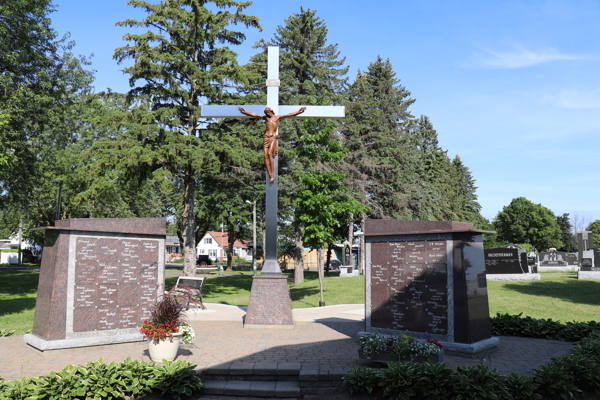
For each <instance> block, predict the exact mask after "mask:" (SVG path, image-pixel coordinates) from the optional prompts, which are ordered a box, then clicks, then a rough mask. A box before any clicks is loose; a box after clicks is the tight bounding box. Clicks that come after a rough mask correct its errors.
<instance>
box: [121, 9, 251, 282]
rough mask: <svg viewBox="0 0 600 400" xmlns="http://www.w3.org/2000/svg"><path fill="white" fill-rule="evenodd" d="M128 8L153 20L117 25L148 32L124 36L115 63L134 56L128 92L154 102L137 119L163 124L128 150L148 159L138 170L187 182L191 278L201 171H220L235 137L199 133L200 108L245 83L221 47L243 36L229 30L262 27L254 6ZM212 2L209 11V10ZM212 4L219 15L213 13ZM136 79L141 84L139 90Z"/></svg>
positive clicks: (230, 54) (185, 209)
mask: <svg viewBox="0 0 600 400" xmlns="http://www.w3.org/2000/svg"><path fill="white" fill-rule="evenodd" d="M127 4H128V5H131V6H133V7H135V8H140V9H142V10H143V11H145V12H146V13H147V14H148V15H147V17H146V18H144V19H142V20H139V21H138V20H132V19H127V20H125V21H122V22H118V23H117V25H118V26H125V27H146V28H149V30H148V31H147V32H145V33H141V34H133V33H130V34H127V35H125V36H124V40H126V41H128V42H130V44H128V45H126V46H123V47H120V48H118V49H116V50H115V54H114V58H115V59H116V60H117V61H118V62H119V63H122V62H124V61H125V60H128V59H133V61H134V63H133V65H132V66H129V67H126V68H125V69H124V72H125V73H128V74H129V75H130V79H129V83H130V86H132V87H133V89H131V90H130V92H129V94H130V96H132V97H135V96H139V95H144V96H148V97H149V99H150V101H151V103H150V104H151V108H150V110H149V111H148V112H147V113H146V114H145V115H140V117H141V118H142V120H141V121H140V122H141V123H142V124H143V125H146V126H149V124H156V125H158V129H157V130H156V131H152V135H146V136H143V139H144V140H145V141H146V142H145V143H144V142H138V143H137V145H135V146H134V148H130V149H127V152H128V153H129V154H130V157H132V158H133V155H134V154H137V153H139V152H143V153H144V161H141V160H140V162H138V163H135V162H134V163H133V166H134V167H136V168H153V169H156V170H159V169H160V170H162V171H163V172H164V173H165V174H167V175H169V176H170V177H171V178H172V179H179V180H181V181H182V185H183V212H182V221H183V224H182V225H183V253H184V260H185V261H184V265H185V267H184V271H185V274H186V275H191V274H194V273H195V258H196V251H195V247H196V237H197V230H196V213H195V202H196V190H197V180H196V178H197V176H196V174H197V172H198V171H204V172H207V171H211V170H212V171H215V172H217V171H218V168H219V161H220V160H219V157H218V156H217V155H216V154H217V152H218V151H219V150H220V151H221V152H228V147H229V146H228V139H229V137H230V136H231V135H230V132H218V133H215V132H206V131H204V130H201V129H199V126H200V124H201V122H202V121H201V118H200V103H201V101H202V100H204V101H206V102H208V103H211V104H215V103H219V102H223V101H224V100H225V99H227V98H228V97H229V96H230V95H229V94H228V91H227V90H226V88H227V87H228V86H230V85H232V84H236V83H243V84H247V83H248V72H247V70H246V69H245V68H243V67H241V66H240V65H239V64H238V63H237V60H236V54H235V53H234V52H233V51H232V50H230V49H229V48H228V47H226V46H225V47H217V45H218V44H219V43H221V44H223V43H224V44H226V45H239V44H241V43H242V42H243V40H244V39H245V35H244V34H243V33H241V32H237V31H234V30H230V28H229V25H231V24H243V25H245V26H246V27H254V28H259V29H260V25H259V23H258V18H257V17H254V16H248V15H245V14H243V11H244V9H245V8H247V7H248V6H249V5H250V4H251V3H250V2H237V1H233V0H212V1H208V0H167V1H162V2H161V3H159V4H151V3H148V2H146V1H141V0H130V1H129V2H128V3H127ZM207 4H212V6H211V7H210V8H207V7H206V5H207ZM212 7H215V8H217V9H220V10H219V11H218V12H213V11H212V10H211V8H212ZM231 8H233V9H234V11H233V12H232V11H230V9H231ZM138 82H140V83H141V85H140V86H136V85H137V84H138ZM138 132H139V131H138ZM211 135H212V137H211ZM140 136H141V134H140ZM232 151H233V150H232Z"/></svg>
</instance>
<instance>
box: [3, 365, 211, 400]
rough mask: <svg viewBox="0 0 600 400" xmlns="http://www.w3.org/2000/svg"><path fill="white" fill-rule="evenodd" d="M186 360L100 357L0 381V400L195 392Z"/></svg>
mask: <svg viewBox="0 0 600 400" xmlns="http://www.w3.org/2000/svg"><path fill="white" fill-rule="evenodd" d="M195 367H196V366H195V365H193V364H190V363H189V362H187V361H177V362H169V361H165V362H164V365H162V366H157V365H155V364H154V363H148V362H144V361H134V360H131V358H128V359H127V360H125V361H123V362H122V363H120V364H118V363H114V362H112V363H110V364H105V363H104V360H102V359H100V360H98V361H96V362H89V363H87V364H86V366H85V367H82V366H78V367H76V366H73V365H68V366H66V367H65V368H64V369H63V370H62V371H59V372H51V373H50V374H48V375H45V376H42V377H39V378H31V379H20V380H14V381H8V382H3V381H0V400H8V399H10V400H34V399H35V400H54V399H64V400H69V399H86V400H87V399H103V400H104V399H107V400H108V399H122V398H124V397H125V396H128V397H131V396H134V397H139V396H141V395H143V394H145V393H149V392H151V391H153V390H156V391H161V392H162V394H163V395H164V394H166V395H168V396H169V398H175V399H180V398H181V395H186V396H191V395H194V394H198V393H199V390H200V388H202V382H201V381H200V378H199V377H198V375H197V374H196V371H195V370H194V368H195Z"/></svg>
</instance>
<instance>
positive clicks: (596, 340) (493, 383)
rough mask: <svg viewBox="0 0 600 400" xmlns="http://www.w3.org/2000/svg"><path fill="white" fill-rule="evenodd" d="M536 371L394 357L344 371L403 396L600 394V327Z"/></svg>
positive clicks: (363, 386) (365, 385) (357, 388)
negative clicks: (377, 366)
mask: <svg viewBox="0 0 600 400" xmlns="http://www.w3.org/2000/svg"><path fill="white" fill-rule="evenodd" d="M552 361H553V362H551V363H549V364H545V365H542V366H541V367H540V368H539V369H537V370H535V374H534V376H533V377H527V376H521V375H518V374H514V373H513V374H511V375H510V376H505V375H501V374H499V373H498V372H497V369H489V368H487V367H483V366H480V365H478V366H475V367H470V368H462V367H458V368H457V369H456V371H453V370H451V369H450V368H448V367H447V366H445V365H444V364H429V363H425V364H423V365H419V364H413V363H410V362H393V363H389V364H388V369H387V370H385V371H384V372H382V373H381V372H378V371H377V370H374V369H372V368H368V367H362V368H355V369H353V370H351V371H350V372H348V374H347V375H346V376H345V377H344V385H346V386H348V387H349V388H350V392H351V393H352V394H354V393H371V392H372V391H373V390H382V392H383V393H382V394H383V396H384V397H386V398H389V399H392V400H397V399H398V400H399V399H510V400H521V399H523V400H525V399H540V400H541V399H575V398H581V397H582V396H585V395H599V394H600V333H599V332H594V333H592V334H591V335H590V337H589V338H586V339H584V340H582V341H581V342H580V343H579V344H578V345H577V347H576V348H575V350H574V351H573V353H571V354H569V355H566V356H563V357H556V358H553V359H552Z"/></svg>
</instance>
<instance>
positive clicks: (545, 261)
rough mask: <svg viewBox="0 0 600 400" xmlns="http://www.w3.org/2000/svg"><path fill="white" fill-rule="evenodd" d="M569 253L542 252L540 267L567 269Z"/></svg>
mask: <svg viewBox="0 0 600 400" xmlns="http://www.w3.org/2000/svg"><path fill="white" fill-rule="evenodd" d="M568 265H569V262H568V261H567V253H566V252H564V251H542V252H541V253H540V266H542V267H566V266H568Z"/></svg>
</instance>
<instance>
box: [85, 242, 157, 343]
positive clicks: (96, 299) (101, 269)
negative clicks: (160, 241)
mask: <svg viewBox="0 0 600 400" xmlns="http://www.w3.org/2000/svg"><path fill="white" fill-rule="evenodd" d="M158 254H159V253H158V245H157V242H156V241H151V240H144V239H141V240H140V239H112V238H88V237H80V238H77V244H76V254H75V303H74V307H73V332H87V331H94V330H99V331H100V330H109V329H126V328H135V327H137V326H140V324H141V322H142V321H143V320H144V319H145V318H147V317H148V316H149V315H150V310H149V306H150V304H151V302H152V300H153V299H154V298H155V296H156V287H157V286H156V285H157V283H158V282H157V280H158Z"/></svg>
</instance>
